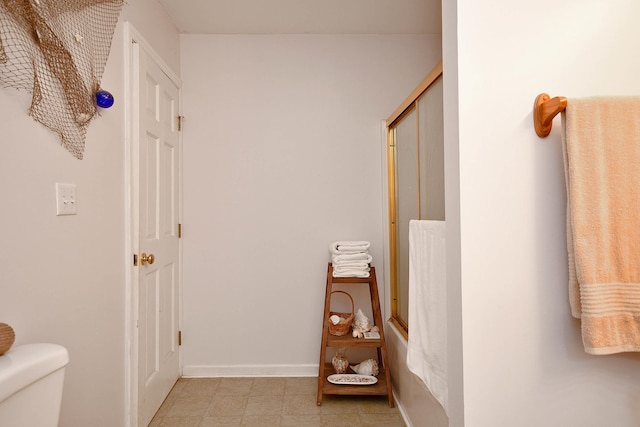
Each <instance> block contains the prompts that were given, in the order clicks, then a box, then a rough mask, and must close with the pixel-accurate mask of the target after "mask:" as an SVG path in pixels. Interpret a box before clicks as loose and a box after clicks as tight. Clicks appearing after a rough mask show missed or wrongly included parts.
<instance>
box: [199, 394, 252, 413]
mask: <svg viewBox="0 0 640 427" xmlns="http://www.w3.org/2000/svg"><path fill="white" fill-rule="evenodd" d="M247 400H248V398H247V397H246V396H234V395H228V396H226V395H216V396H215V398H214V399H213V400H212V401H211V405H210V406H209V409H208V410H207V413H206V416H208V417H219V416H225V417H227V416H231V415H240V416H242V415H243V414H244V412H245V410H246V409H247Z"/></svg>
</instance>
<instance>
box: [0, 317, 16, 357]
mask: <svg viewBox="0 0 640 427" xmlns="http://www.w3.org/2000/svg"><path fill="white" fill-rule="evenodd" d="M15 339H16V334H15V333H14V332H13V328H12V327H11V326H9V325H7V324H6V323H0V355H3V354H4V353H6V352H7V351H9V349H10V348H11V346H12V345H13V342H14V341H15Z"/></svg>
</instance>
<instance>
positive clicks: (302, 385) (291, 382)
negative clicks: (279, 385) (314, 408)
mask: <svg viewBox="0 0 640 427" xmlns="http://www.w3.org/2000/svg"><path fill="white" fill-rule="evenodd" d="M284 393H285V394H314V395H315V394H317V393H318V379H317V378H316V377H294V378H286V379H285V388H284Z"/></svg>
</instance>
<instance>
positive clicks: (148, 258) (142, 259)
mask: <svg viewBox="0 0 640 427" xmlns="http://www.w3.org/2000/svg"><path fill="white" fill-rule="evenodd" d="M155 260H156V257H154V256H153V254H149V255H147V254H145V253H144V252H142V253H141V254H140V264H142V265H145V264H146V263H149V264H153V261H155Z"/></svg>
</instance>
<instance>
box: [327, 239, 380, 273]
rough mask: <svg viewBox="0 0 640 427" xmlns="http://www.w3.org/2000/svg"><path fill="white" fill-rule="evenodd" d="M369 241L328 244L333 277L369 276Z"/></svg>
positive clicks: (370, 258)
mask: <svg viewBox="0 0 640 427" xmlns="http://www.w3.org/2000/svg"><path fill="white" fill-rule="evenodd" d="M370 246H371V243H369V242H367V241H339V242H333V243H332V244H331V245H329V252H330V253H331V263H332V264H333V277H369V271H370V267H369V264H370V263H371V261H373V257H372V256H371V255H369V247H370Z"/></svg>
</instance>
